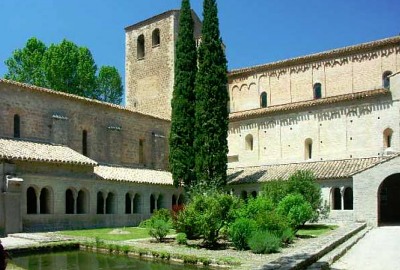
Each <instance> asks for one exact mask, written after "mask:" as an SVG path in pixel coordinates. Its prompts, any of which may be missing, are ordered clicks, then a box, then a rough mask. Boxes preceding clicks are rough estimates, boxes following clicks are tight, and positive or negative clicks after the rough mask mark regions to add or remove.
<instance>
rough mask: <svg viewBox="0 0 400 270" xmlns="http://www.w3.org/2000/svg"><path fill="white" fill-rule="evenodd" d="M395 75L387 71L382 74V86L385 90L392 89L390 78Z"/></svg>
mask: <svg viewBox="0 0 400 270" xmlns="http://www.w3.org/2000/svg"><path fill="white" fill-rule="evenodd" d="M392 74H393V73H392V72H391V71H385V72H383V74H382V86H383V88H385V89H390V79H389V76H390V75H392Z"/></svg>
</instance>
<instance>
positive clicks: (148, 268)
mask: <svg viewBox="0 0 400 270" xmlns="http://www.w3.org/2000/svg"><path fill="white" fill-rule="evenodd" d="M12 264H14V265H16V266H18V267H21V268H23V269H29V270H64V269H68V270H75V269H79V270H88V269H90V270H99V269H104V270H105V269H118V270H124V269H139V270H181V269H199V268H197V267H195V266H188V265H179V264H167V263H163V262H157V261H150V260H149V261H147V260H140V259H135V258H128V257H125V256H117V255H106V254H99V253H91V252H84V251H68V252H58V253H49V254H40V255H30V256H24V257H14V258H13V260H12ZM7 269H8V267H7ZM10 269H12V268H11V267H10ZM201 269H206V268H201Z"/></svg>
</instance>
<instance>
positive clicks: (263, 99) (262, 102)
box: [260, 92, 268, 108]
mask: <svg viewBox="0 0 400 270" xmlns="http://www.w3.org/2000/svg"><path fill="white" fill-rule="evenodd" d="M267 105H268V101H267V93H265V92H262V93H261V95H260V106H261V108H267Z"/></svg>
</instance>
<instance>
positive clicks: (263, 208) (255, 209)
mask: <svg viewBox="0 0 400 270" xmlns="http://www.w3.org/2000/svg"><path fill="white" fill-rule="evenodd" d="M274 208H275V206H274V204H273V203H272V201H271V200H270V199H269V198H267V197H263V196H258V197H256V198H249V199H248V201H247V203H246V204H242V205H241V207H240V209H239V210H238V211H237V213H238V214H237V216H238V217H243V218H249V219H256V218H257V216H258V215H262V214H267V213H269V212H271V211H273V210H274Z"/></svg>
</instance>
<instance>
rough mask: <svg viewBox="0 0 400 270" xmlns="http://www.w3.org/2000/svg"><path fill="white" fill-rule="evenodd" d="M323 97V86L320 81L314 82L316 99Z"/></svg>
mask: <svg viewBox="0 0 400 270" xmlns="http://www.w3.org/2000/svg"><path fill="white" fill-rule="evenodd" d="M320 98H322V86H321V84H320V83H316V84H314V99H320Z"/></svg>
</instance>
